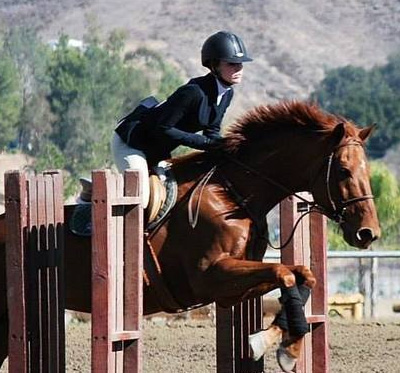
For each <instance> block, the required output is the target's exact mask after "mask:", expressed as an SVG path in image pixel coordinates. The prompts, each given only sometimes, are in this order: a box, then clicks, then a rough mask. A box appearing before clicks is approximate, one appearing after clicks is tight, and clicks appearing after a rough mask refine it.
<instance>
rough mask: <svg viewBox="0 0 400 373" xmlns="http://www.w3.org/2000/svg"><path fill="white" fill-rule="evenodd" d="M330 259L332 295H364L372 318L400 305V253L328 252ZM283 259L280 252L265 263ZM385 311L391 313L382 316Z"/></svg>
mask: <svg viewBox="0 0 400 373" xmlns="http://www.w3.org/2000/svg"><path fill="white" fill-rule="evenodd" d="M327 257H328V293H329V295H333V294H335V293H336V292H346V291H348V292H359V293H361V294H363V295H364V296H365V305H364V316H365V317H372V318H375V317H380V316H387V315H388V314H390V311H391V307H390V305H389V303H390V302H389V300H393V301H396V302H397V303H400V282H399V281H398V279H399V278H400V251H369V250H368V251H328V254H327ZM279 259H280V252H279V251H276V250H268V251H267V252H266V255H265V256H264V260H265V261H268V260H274V261H278V260H279ZM379 306H381V307H379ZM384 307H386V308H387V309H386V311H387V312H383V313H382V312H381V311H380V309H381V310H382V309H383V308H384ZM388 308H390V310H389V309H388Z"/></svg>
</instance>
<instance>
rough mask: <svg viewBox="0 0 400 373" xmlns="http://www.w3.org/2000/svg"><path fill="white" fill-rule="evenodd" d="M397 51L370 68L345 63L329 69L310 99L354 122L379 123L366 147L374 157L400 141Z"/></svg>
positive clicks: (382, 153)
mask: <svg viewBox="0 0 400 373" xmlns="http://www.w3.org/2000/svg"><path fill="white" fill-rule="evenodd" d="M399 81H400V54H399V55H395V56H392V57H391V58H390V59H389V61H388V64H387V65H384V66H377V67H374V68H372V69H370V70H365V69H363V68H361V67H354V66H346V67H342V68H339V69H335V70H331V71H328V72H327V74H326V77H325V79H324V80H323V81H322V82H321V83H320V84H319V86H318V87H317V89H316V90H315V92H314V93H313V94H312V95H311V99H313V100H316V101H318V102H319V103H320V104H321V105H322V107H324V108H325V109H326V110H328V111H330V112H333V113H337V114H341V115H343V116H345V117H347V118H349V119H351V120H353V121H354V122H356V123H357V124H359V125H361V126H363V125H369V124H371V123H378V127H377V131H376V133H375V135H374V137H373V138H372V139H371V140H370V141H369V143H368V145H367V148H368V152H369V154H370V155H371V156H372V157H374V158H379V157H382V156H383V155H384V154H385V152H386V151H387V149H389V148H390V147H391V146H393V145H395V144H397V143H398V142H399V141H400V100H399V99H400V84H398V83H399Z"/></svg>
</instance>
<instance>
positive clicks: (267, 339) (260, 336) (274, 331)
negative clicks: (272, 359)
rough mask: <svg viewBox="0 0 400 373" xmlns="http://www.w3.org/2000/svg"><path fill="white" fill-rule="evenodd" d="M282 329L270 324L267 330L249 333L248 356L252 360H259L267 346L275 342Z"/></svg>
mask: <svg viewBox="0 0 400 373" xmlns="http://www.w3.org/2000/svg"><path fill="white" fill-rule="evenodd" d="M281 334H282V331H281V330H280V329H279V328H277V327H275V326H272V327H270V328H268V329H267V330H261V331H260V332H257V333H254V334H250V335H249V349H250V356H251V358H252V359H253V360H254V361H257V360H259V359H260V358H261V357H262V356H263V355H264V354H265V352H266V350H267V348H268V347H270V346H272V345H273V344H274V343H276V342H277V341H278V339H279V337H280V336H281Z"/></svg>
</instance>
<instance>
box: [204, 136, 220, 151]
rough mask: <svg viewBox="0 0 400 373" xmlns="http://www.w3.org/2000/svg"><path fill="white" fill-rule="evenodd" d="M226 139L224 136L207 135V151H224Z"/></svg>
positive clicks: (205, 148)
mask: <svg viewBox="0 0 400 373" xmlns="http://www.w3.org/2000/svg"><path fill="white" fill-rule="evenodd" d="M224 143H225V140H224V138H223V137H212V138H210V137H207V142H206V145H205V147H204V150H207V151H222V148H223V145H224Z"/></svg>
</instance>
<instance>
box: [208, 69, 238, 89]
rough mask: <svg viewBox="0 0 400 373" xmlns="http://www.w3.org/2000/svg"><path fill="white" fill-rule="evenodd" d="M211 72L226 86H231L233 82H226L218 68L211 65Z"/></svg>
mask: <svg viewBox="0 0 400 373" xmlns="http://www.w3.org/2000/svg"><path fill="white" fill-rule="evenodd" d="M210 70H211V72H212V74H213V75H214V76H215V77H216V78H217V79H218V80H219V81H220V82H221V83H222V84H223V85H224V86H226V87H231V86H232V85H233V83H229V82H227V81H226V80H225V79H224V78H223V77H222V76H221V74H220V73H219V71H218V69H217V68H215V67H212V68H211V69H210Z"/></svg>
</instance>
